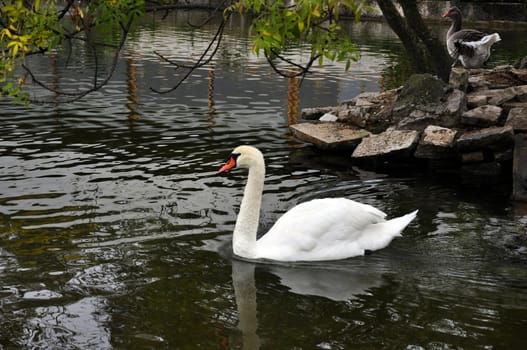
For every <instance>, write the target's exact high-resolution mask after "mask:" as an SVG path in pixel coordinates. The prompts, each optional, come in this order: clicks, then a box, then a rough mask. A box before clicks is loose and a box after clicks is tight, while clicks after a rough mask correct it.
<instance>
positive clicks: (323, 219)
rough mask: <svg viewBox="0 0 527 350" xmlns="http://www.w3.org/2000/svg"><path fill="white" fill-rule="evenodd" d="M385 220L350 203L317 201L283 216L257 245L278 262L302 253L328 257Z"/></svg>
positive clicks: (363, 206)
mask: <svg viewBox="0 0 527 350" xmlns="http://www.w3.org/2000/svg"><path fill="white" fill-rule="evenodd" d="M385 217H386V214H385V213H383V212H382V211H380V210H379V209H376V208H374V207H372V206H370V205H366V204H362V203H358V202H355V201H352V200H348V199H344V198H326V199H316V200H313V201H309V202H306V203H302V204H299V205H297V206H296V207H294V208H292V209H291V210H289V211H288V212H287V213H285V214H284V215H282V216H281V217H280V218H279V219H278V220H277V221H276V223H275V224H274V225H273V227H271V229H270V230H269V232H267V233H266V234H265V235H264V236H263V237H262V238H260V239H259V240H258V242H257V245H258V247H259V249H262V250H265V251H266V255H269V254H272V255H273V256H275V255H276V256H278V255H279V256H280V257H281V259H284V256H287V255H288V254H289V252H291V253H294V254H295V255H297V256H298V255H299V253H300V252H301V253H302V254H305V255H306V259H308V258H307V255H308V254H311V253H313V252H315V251H318V252H319V253H318V255H319V256H320V250H324V251H327V252H328V254H330V255H329V256H331V255H334V254H335V253H336V251H338V250H339V249H340V250H343V249H345V248H346V247H345V246H346V245H347V244H349V242H354V241H356V240H358V239H359V238H360V236H361V235H362V233H363V231H364V230H365V228H366V227H367V226H369V225H371V224H374V223H380V222H384V218H385ZM348 250H349V249H348ZM347 253H349V252H347ZM343 254H345V252H344V251H343Z"/></svg>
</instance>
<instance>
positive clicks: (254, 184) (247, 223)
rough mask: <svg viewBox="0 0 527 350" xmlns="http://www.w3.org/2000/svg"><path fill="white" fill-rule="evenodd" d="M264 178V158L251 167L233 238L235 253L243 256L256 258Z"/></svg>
mask: <svg viewBox="0 0 527 350" xmlns="http://www.w3.org/2000/svg"><path fill="white" fill-rule="evenodd" d="M264 178H265V164H264V162H263V160H262V161H261V162H256V163H255V164H253V166H251V167H250V168H249V176H248V178H247V185H245V191H244V193H243V199H242V204H241V206H240V212H239V213H238V219H237V220H236V226H235V227H234V234H233V238H232V239H233V242H232V246H233V250H234V254H235V255H238V256H240V257H243V258H248V259H253V258H256V252H255V246H256V233H257V231H258V223H259V221H260V207H261V205H262V191H263V185H264Z"/></svg>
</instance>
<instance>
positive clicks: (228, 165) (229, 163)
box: [218, 155, 236, 173]
mask: <svg viewBox="0 0 527 350" xmlns="http://www.w3.org/2000/svg"><path fill="white" fill-rule="evenodd" d="M235 166H236V157H234V155H230V156H229V159H227V163H225V165H224V166H222V167H221V168H220V170H218V171H219V172H220V173H222V172H224V171H229V170H231V169H232V168H234V167H235Z"/></svg>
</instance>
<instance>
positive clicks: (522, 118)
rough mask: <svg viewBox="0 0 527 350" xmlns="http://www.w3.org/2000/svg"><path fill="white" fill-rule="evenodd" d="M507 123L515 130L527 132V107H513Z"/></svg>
mask: <svg viewBox="0 0 527 350" xmlns="http://www.w3.org/2000/svg"><path fill="white" fill-rule="evenodd" d="M505 125H510V126H511V127H512V129H513V130H514V132H527V107H523V108H522V107H516V108H512V109H511V110H510V111H509V115H508V116H507V121H506V122H505Z"/></svg>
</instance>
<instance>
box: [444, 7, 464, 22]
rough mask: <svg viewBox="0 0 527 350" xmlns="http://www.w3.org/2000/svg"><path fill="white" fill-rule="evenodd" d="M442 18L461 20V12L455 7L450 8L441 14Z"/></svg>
mask: <svg viewBox="0 0 527 350" xmlns="http://www.w3.org/2000/svg"><path fill="white" fill-rule="evenodd" d="M443 17H450V18H452V19H455V18H461V10H460V9H459V8H457V7H455V6H454V7H451V8H449V9H448V10H447V11H446V12H445V13H444V14H443Z"/></svg>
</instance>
